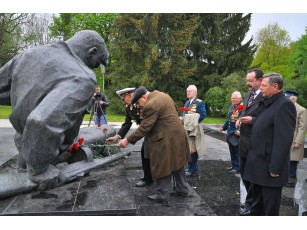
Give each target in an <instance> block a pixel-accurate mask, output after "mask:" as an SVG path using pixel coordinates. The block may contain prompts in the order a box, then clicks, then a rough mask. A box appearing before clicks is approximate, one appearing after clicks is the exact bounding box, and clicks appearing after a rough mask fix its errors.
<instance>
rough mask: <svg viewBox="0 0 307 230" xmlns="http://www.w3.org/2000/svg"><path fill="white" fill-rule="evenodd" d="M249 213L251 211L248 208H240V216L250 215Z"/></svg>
mask: <svg viewBox="0 0 307 230" xmlns="http://www.w3.org/2000/svg"><path fill="white" fill-rule="evenodd" d="M251 215H252V213H251V210H250V209H246V208H243V209H242V210H240V216H251Z"/></svg>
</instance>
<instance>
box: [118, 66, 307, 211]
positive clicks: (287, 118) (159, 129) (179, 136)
mask: <svg viewBox="0 0 307 230" xmlns="http://www.w3.org/2000/svg"><path fill="white" fill-rule="evenodd" d="M246 83H247V87H248V88H249V92H248V93H247V94H246V95H245V100H244V102H243V100H242V97H241V94H240V93H239V92H237V91H236V92H234V93H233V94H232V99H233V100H232V101H233V103H232V105H231V107H230V112H231V114H230V115H229V116H232V118H229V119H232V120H231V123H232V126H233V127H234V128H235V129H236V130H235V131H234V132H232V134H233V135H236V136H237V137H238V140H239V143H238V144H236V142H231V141H229V145H233V146H234V147H236V150H234V151H232V149H231V148H230V150H231V159H232V167H231V170H232V172H234V173H240V175H241V178H242V181H243V183H244V186H245V188H246V191H247V196H246V201H245V204H244V208H242V209H241V211H240V215H279V209H280V202H281V192H282V188H283V186H285V185H286V186H289V183H291V180H292V181H293V180H294V179H293V178H296V170H297V164H298V161H299V160H301V159H302V156H299V157H295V158H293V156H291V161H290V152H293V151H296V150H297V149H299V148H300V149H301V150H302V149H303V146H304V145H303V141H302V135H303V136H304V133H305V131H306V123H307V122H306V121H307V119H306V113H307V112H306V109H304V108H302V107H301V106H299V105H298V104H297V102H296V99H297V93H295V92H293V91H283V90H282V89H283V78H282V76H281V75H280V74H278V73H268V74H263V72H262V71H261V70H260V69H251V70H249V71H248V72H247V75H246ZM191 90H193V91H194V92H196V93H197V88H196V87H195V86H189V87H188V88H187V96H188V99H189V100H188V101H187V103H186V104H185V106H184V110H183V111H184V112H183V114H182V115H181V116H180V118H181V119H182V122H183V125H182V124H181V122H179V119H178V116H177V110H176V106H175V103H174V101H173V100H172V99H171V98H170V97H169V96H168V95H166V94H164V93H163V92H159V91H157V90H155V91H153V92H149V91H148V90H147V89H146V88H145V87H143V86H142V87H139V88H137V89H136V90H135V92H134V94H133V96H132V100H131V103H133V104H136V105H137V106H139V107H140V108H141V109H142V113H143V118H142V119H143V120H142V123H141V124H140V126H139V127H138V128H137V129H136V130H135V132H133V133H132V134H131V135H130V136H128V137H127V138H125V139H123V140H121V141H120V142H119V144H118V145H119V146H120V147H126V146H127V145H128V144H129V143H131V144H134V143H135V142H136V141H137V140H139V139H140V138H142V137H145V138H146V139H147V148H146V149H147V150H146V151H148V155H149V160H150V162H151V163H150V169H151V172H152V176H153V179H154V180H155V181H156V194H154V195H151V196H149V197H148V198H149V199H151V200H154V201H158V202H162V203H167V202H168V199H169V196H170V195H171V194H176V195H180V196H183V197H185V196H187V195H188V194H189V191H188V187H187V184H186V179H185V177H186V176H190V175H193V173H195V172H196V171H197V159H198V151H197V148H196V145H195V137H194V139H193V141H189V138H190V136H189V134H190V131H189V132H187V131H188V128H191V127H196V126H197V125H198V124H199V123H200V122H201V121H202V119H203V118H205V116H206V112H205V109H204V108H202V107H204V101H202V100H200V99H198V98H196V94H193V96H190V95H189V94H190V91H191ZM285 92H286V94H285ZM289 97H290V98H291V100H292V101H291V100H290V99H289ZM157 101H159V103H157ZM161 101H163V102H164V103H160V102H161ZM193 101H195V104H194V105H193V104H192V103H193ZM238 106H239V107H238ZM240 106H241V107H240ZM203 109H204V110H203ZM299 109H300V110H301V112H299ZM236 112H237V113H236ZM193 114H197V115H198V116H194V115H193ZM189 115H192V116H189ZM234 115H235V116H234ZM185 117H186V118H185ZM229 122H230V120H229ZM226 123H227V122H226ZM226 123H225V124H224V126H223V128H222V129H223V130H227V129H228V127H227V126H229V125H228V124H230V123H227V125H226ZM193 124H194V126H193ZM175 133H176V138H173V137H174V134H175ZM302 133H303V134H302ZM187 134H188V135H187ZM297 135H298V136H299V137H297ZM187 137H188V138H187ZM166 143H167V145H166ZM290 162H291V163H290ZM185 166H186V168H187V169H186V172H185V173H184V167H185ZM289 173H290V176H289ZM172 175H173V177H174V180H175V184H176V188H175V191H174V192H172V191H171V180H172ZM292 183H293V182H292Z"/></svg>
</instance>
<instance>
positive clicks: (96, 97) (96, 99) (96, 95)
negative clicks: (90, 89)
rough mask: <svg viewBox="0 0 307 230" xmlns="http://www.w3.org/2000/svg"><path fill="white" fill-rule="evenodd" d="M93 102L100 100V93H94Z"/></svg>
mask: <svg viewBox="0 0 307 230" xmlns="http://www.w3.org/2000/svg"><path fill="white" fill-rule="evenodd" d="M94 99H95V101H98V100H101V93H100V92H98V91H96V92H95V96H94Z"/></svg>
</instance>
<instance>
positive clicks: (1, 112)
mask: <svg viewBox="0 0 307 230" xmlns="http://www.w3.org/2000/svg"><path fill="white" fill-rule="evenodd" d="M11 112H12V108H11V106H3V105H0V119H8V118H9V116H10V114H11ZM84 120H85V121H89V120H90V114H87V115H85V117H84ZM225 120H226V118H220V117H206V118H205V119H204V120H203V122H202V123H204V124H224V122H225ZM107 121H110V122H124V121H125V115H118V114H115V113H113V112H112V111H108V116H107Z"/></svg>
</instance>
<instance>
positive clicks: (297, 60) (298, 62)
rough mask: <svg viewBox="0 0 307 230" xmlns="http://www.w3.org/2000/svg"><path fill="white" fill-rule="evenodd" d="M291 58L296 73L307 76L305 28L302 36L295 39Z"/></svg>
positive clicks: (306, 37) (306, 38) (306, 35)
mask: <svg viewBox="0 0 307 230" xmlns="http://www.w3.org/2000/svg"><path fill="white" fill-rule="evenodd" d="M291 58H292V63H293V64H294V65H295V67H296V70H297V72H298V75H299V76H307V28H306V34H304V35H302V37H301V38H300V39H299V40H298V41H297V43H296V47H295V50H294V52H293V56H292V57H291Z"/></svg>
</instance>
